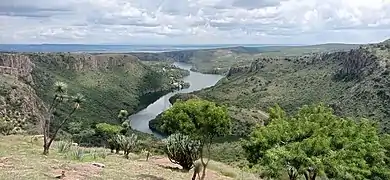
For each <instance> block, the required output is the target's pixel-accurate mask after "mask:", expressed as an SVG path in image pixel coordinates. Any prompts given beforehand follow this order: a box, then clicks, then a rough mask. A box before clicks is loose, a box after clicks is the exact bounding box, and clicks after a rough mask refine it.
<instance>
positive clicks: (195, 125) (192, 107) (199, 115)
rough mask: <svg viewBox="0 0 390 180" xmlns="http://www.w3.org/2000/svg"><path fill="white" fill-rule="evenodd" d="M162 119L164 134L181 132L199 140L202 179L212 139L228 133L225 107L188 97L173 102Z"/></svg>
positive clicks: (229, 123)
mask: <svg viewBox="0 0 390 180" xmlns="http://www.w3.org/2000/svg"><path fill="white" fill-rule="evenodd" d="M162 121H163V126H162V129H163V130H164V132H165V133H166V134H174V133H182V134H184V135H188V136H190V137H191V138H192V139H194V140H198V141H199V142H200V149H201V151H200V159H201V162H202V165H203V167H204V168H203V171H202V176H201V179H202V180H203V179H204V178H205V176H206V168H207V165H208V163H209V160H210V149H211V144H212V143H213V140H214V139H215V138H216V137H218V136H224V135H227V134H229V133H230V128H231V121H230V118H229V116H228V114H227V110H226V108H225V107H221V106H217V105H216V104H215V103H212V102H209V101H205V100H199V99H190V100H188V101H185V102H176V103H175V104H173V106H172V107H171V108H170V109H168V110H167V111H165V112H164V114H163V115H162ZM205 151H207V153H206V152H205ZM206 156H207V159H206Z"/></svg>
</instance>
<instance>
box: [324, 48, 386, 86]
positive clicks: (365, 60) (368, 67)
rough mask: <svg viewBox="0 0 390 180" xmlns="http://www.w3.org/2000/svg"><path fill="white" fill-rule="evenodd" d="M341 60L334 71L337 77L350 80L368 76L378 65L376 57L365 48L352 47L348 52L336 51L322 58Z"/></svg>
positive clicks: (378, 61)
mask: <svg viewBox="0 0 390 180" xmlns="http://www.w3.org/2000/svg"><path fill="white" fill-rule="evenodd" d="M330 58H332V59H338V60H341V61H342V62H341V68H340V69H339V70H338V72H336V74H335V77H336V78H337V79H344V80H352V79H362V78H364V77H367V76H369V75H370V74H371V73H373V71H374V70H376V69H377V68H378V67H379V66H380V63H381V62H380V60H379V59H378V57H377V56H376V55H375V54H374V53H372V52H370V51H369V50H367V49H366V48H359V49H354V50H351V51H349V52H336V53H332V54H329V55H327V57H324V59H330Z"/></svg>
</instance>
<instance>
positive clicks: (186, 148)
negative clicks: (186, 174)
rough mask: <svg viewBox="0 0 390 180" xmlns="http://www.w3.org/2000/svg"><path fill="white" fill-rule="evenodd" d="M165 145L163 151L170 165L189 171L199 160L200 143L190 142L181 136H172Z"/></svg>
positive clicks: (184, 136) (190, 140)
mask: <svg viewBox="0 0 390 180" xmlns="http://www.w3.org/2000/svg"><path fill="white" fill-rule="evenodd" d="M163 141H164V143H165V148H164V151H165V153H166V154H167V156H168V158H169V160H170V161H171V162H172V163H175V164H179V165H180V166H181V167H183V169H184V170H186V171H189V170H190V169H191V168H192V167H193V166H194V162H195V161H196V160H197V159H199V155H200V142H199V141H195V140H192V139H191V138H190V137H189V136H186V135H183V134H172V135H170V136H169V137H168V138H167V139H164V140H163Z"/></svg>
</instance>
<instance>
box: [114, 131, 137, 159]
mask: <svg viewBox="0 0 390 180" xmlns="http://www.w3.org/2000/svg"><path fill="white" fill-rule="evenodd" d="M116 141H117V143H118V144H119V147H120V148H121V149H122V150H123V151H124V155H125V158H126V159H129V154H130V152H131V151H132V150H133V149H134V148H135V146H136V145H137V142H138V137H137V135H135V134H131V136H124V135H117V137H116Z"/></svg>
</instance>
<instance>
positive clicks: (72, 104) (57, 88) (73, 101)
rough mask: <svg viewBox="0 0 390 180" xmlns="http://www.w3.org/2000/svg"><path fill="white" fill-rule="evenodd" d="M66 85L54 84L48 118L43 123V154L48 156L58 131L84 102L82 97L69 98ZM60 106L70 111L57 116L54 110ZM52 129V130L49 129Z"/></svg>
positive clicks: (78, 95)
mask: <svg viewBox="0 0 390 180" xmlns="http://www.w3.org/2000/svg"><path fill="white" fill-rule="evenodd" d="M67 87H68V86H67V84H65V83H63V82H56V83H55V84H54V96H53V99H52V102H51V103H50V106H49V109H48V117H46V118H45V119H44V122H43V154H44V155H47V154H49V149H50V146H51V144H52V143H53V141H54V139H55V138H56V136H57V134H58V132H59V130H60V129H61V128H62V127H63V126H64V125H65V123H67V122H68V120H69V119H70V118H71V117H72V115H73V114H74V113H75V112H76V110H78V109H79V108H80V104H81V103H82V102H83V101H84V100H85V99H84V96H83V95H81V94H77V95H75V96H70V95H68V93H67ZM60 106H64V107H65V108H68V109H70V110H69V111H68V113H67V114H66V115H65V116H61V115H59V113H57V112H56V109H57V108H59V107H60ZM56 119H62V120H61V121H59V122H58V123H59V124H58V125H56V126H53V123H54V122H53V121H54V120H56ZM51 128H53V130H52V129H51Z"/></svg>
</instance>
